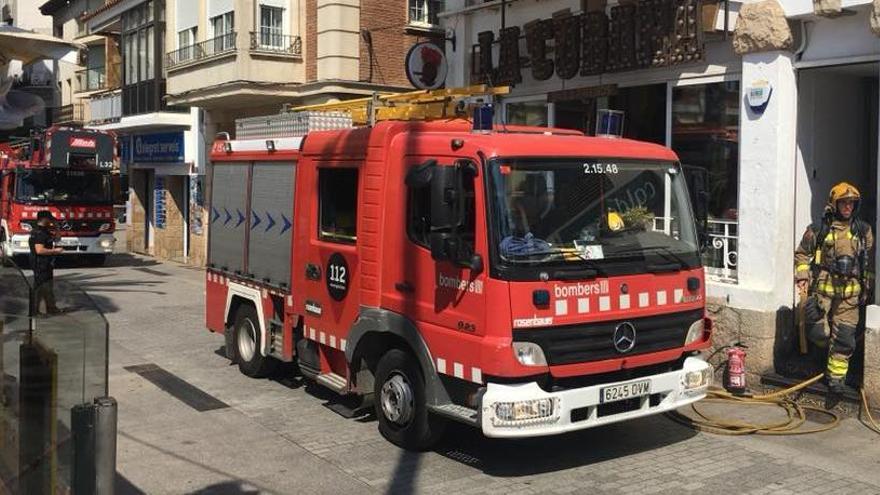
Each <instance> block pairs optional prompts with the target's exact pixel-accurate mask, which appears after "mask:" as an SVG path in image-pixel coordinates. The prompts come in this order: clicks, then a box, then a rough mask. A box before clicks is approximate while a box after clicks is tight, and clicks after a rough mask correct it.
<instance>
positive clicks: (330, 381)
mask: <svg viewBox="0 0 880 495" xmlns="http://www.w3.org/2000/svg"><path fill="white" fill-rule="evenodd" d="M315 381H316V382H318V383H319V384H321V385H323V386H325V387H327V388H329V389H330V390H333V391H334V392H337V393H343V392H346V391H348V380H347V379H346V378H345V377H344V376H339V375H337V374H336V373H322V374H320V375H318V377H317V378H315Z"/></svg>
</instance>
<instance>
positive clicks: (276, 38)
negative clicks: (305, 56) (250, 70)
mask: <svg viewBox="0 0 880 495" xmlns="http://www.w3.org/2000/svg"><path fill="white" fill-rule="evenodd" d="M250 34H251V51H252V52H268V53H279V54H285V55H295V56H300V57H301V56H302V38H301V37H300V36H293V35H289V34H279V33H274V32H272V31H269V30H265V29H264V30H260V31H258V32H255V31H251V33H250Z"/></svg>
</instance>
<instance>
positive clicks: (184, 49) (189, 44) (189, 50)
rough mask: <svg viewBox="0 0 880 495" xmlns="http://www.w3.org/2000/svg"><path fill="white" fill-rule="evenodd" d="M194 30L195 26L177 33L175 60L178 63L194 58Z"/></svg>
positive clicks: (195, 29) (195, 30)
mask: <svg viewBox="0 0 880 495" xmlns="http://www.w3.org/2000/svg"><path fill="white" fill-rule="evenodd" d="M196 32H197V28H195V27H192V28H189V29H184V30H183V31H179V32H178V33H177V53H178V60H176V61H175V62H178V63H179V62H183V61H186V60H193V59H195V58H196V52H195V50H196V48H195V46H194V45H195V44H196Z"/></svg>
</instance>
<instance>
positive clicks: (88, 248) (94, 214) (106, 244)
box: [0, 126, 116, 264]
mask: <svg viewBox="0 0 880 495" xmlns="http://www.w3.org/2000/svg"><path fill="white" fill-rule="evenodd" d="M115 157H116V139H115V136H114V135H113V134H112V133H108V132H102V131H94V130H87V129H79V128H69V127H57V126H56V127H52V128H49V129H47V130H46V131H45V132H39V133H35V134H34V135H32V136H31V137H30V139H29V140H28V141H27V142H24V143H21V144H20V145H19V146H16V147H8V148H7V149H6V151H5V152H3V153H0V249H2V251H3V253H2V254H3V255H4V256H6V257H8V258H13V259H14V258H19V260H20V261H22V262H25V261H26V257H27V255H28V254H29V252H30V248H29V246H28V238H29V236H30V232H31V230H33V228H34V225H35V224H36V221H37V213H39V212H40V211H41V210H48V211H50V212H51V213H52V215H53V216H54V217H55V219H56V220H57V222H56V225H57V228H58V235H59V236H60V239H59V241H58V243H57V245H58V246H60V247H62V248H63V249H64V254H65V255H68V256H69V255H76V256H80V257H83V258H86V259H88V260H89V261H91V262H92V263H94V264H102V263H103V262H104V260H105V258H106V257H107V255H109V254H110V253H112V252H113V246H114V243H115V242H116V241H115V239H114V236H113V232H114V230H115V221H114V218H113V195H112V187H111V178H112V172H113V170H114V166H115Z"/></svg>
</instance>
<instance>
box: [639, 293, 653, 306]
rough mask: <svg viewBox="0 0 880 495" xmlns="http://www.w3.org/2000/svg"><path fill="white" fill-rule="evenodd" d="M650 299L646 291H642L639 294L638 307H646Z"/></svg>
mask: <svg viewBox="0 0 880 495" xmlns="http://www.w3.org/2000/svg"><path fill="white" fill-rule="evenodd" d="M650 299H651V297H650V295H649V294H648V293H647V292H642V293H641V294H639V307H640V308H645V307H647V306H648V304H649V300H650Z"/></svg>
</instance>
